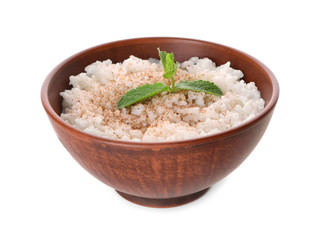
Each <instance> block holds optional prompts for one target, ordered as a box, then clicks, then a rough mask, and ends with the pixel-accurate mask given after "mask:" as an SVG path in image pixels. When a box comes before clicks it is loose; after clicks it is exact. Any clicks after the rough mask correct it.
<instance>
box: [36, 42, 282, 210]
mask: <svg viewBox="0 0 333 240" xmlns="http://www.w3.org/2000/svg"><path fill="white" fill-rule="evenodd" d="M157 48H161V49H163V50H166V51H168V52H173V53H174V54H175V58H176V60H177V61H179V62H184V61H188V60H189V59H191V58H192V57H194V56H196V57H199V58H202V59H203V58H209V59H211V61H213V62H215V63H216V65H218V66H220V65H223V64H226V63H227V62H230V64H231V67H232V68H233V69H239V70H241V72H242V73H243V74H244V76H243V77H242V80H244V84H246V83H247V84H248V83H250V82H253V83H254V84H255V86H256V87H257V88H258V90H259V91H260V95H261V96H260V97H261V98H262V101H261V104H262V109H260V111H258V113H256V114H255V115H253V116H251V117H250V118H248V119H246V120H245V121H243V122H239V123H237V125H235V126H232V127H230V128H225V129H223V131H221V132H214V131H213V132H208V134H201V135H200V134H199V135H193V136H194V137H193V138H191V137H183V136H181V137H180V138H179V137H178V138H172V137H171V138H168V139H166V140H165V141H163V139H162V140H161V138H159V139H158V138H154V137H151V136H150V135H149V136H148V137H146V138H144V135H143V134H145V131H146V128H142V129H141V128H140V129H139V130H140V131H141V135H142V138H141V140H142V139H146V141H144V140H143V141H140V138H139V137H137V136H141V135H140V133H138V132H135V133H134V134H133V136H132V135H128V136H127V137H126V138H120V139H116V138H112V137H111V138H110V137H108V136H107V135H103V134H98V133H97V134H96V131H86V130H85V129H80V128H79V127H78V126H75V125H73V124H71V123H70V122H69V121H67V120H66V118H63V117H60V116H61V115H63V114H66V112H65V111H66V109H65V107H63V101H64V99H63V97H64V98H66V96H64V92H66V91H70V89H71V88H72V86H71V85H69V83H70V81H69V79H70V77H71V76H78V75H79V74H80V73H82V72H84V70H85V68H86V67H87V66H88V65H91V64H93V63H96V61H105V60H106V59H111V60H112V63H121V62H123V61H124V60H126V59H128V58H129V57H130V56H135V57H137V58H140V59H143V60H146V59H151V58H155V59H157V58H158V52H157V51H156V49H157ZM185 65H186V64H185ZM180 66H181V65H180ZM157 68H158V66H157ZM88 70H89V69H88ZM182 71H183V70H182ZM90 77H91V76H90ZM186 77H188V76H186ZM72 78H73V77H72ZM208 80H209V79H208ZM73 81H74V82H75V79H74V80H73ZM73 81H72V82H73ZM79 81H80V80H78V81H77V82H79ZM77 82H76V83H77ZM77 84H78V85H77V86H76V87H78V88H80V83H77ZM74 87H75V86H74ZM81 88H83V87H81ZM222 88H223V86H222ZM81 90H84V91H85V89H81ZM113 91H114V90H113ZM222 92H223V91H222ZM61 93H62V96H63V97H62V96H61V95H60V94H61ZM41 94H42V103H43V106H44V109H45V111H46V113H47V114H48V117H49V119H50V121H51V124H52V126H53V128H54V130H55V131H56V134H57V136H58V138H59V139H60V141H61V142H62V143H63V145H64V146H65V147H66V149H67V150H68V151H69V152H70V154H71V155H72V156H73V158H74V159H75V160H76V161H77V162H78V163H79V164H80V165H81V166H82V167H84V168H85V169H86V170H87V171H88V172H89V173H91V174H92V175H93V176H95V177H96V178H97V179H99V180H100V181H102V182H103V183H105V184H107V185H109V186H111V187H112V188H114V189H115V190H117V192H118V193H119V194H120V195H121V196H123V197H124V198H126V199H128V200H130V201H132V202H135V203H137V204H141V205H145V206H151V207H170V206H177V205H181V204H184V203H187V202H190V201H192V200H194V199H196V198H198V197H200V196H201V195H203V194H204V193H205V192H206V191H207V189H208V188H209V187H210V186H212V185H213V184H214V183H216V182H218V181H219V180H221V179H222V178H224V177H225V176H227V175H228V174H229V173H231V172H232V171H233V170H234V169H235V168H237V166H239V165H240V164H241V163H242V162H243V161H244V160H245V159H246V157H247V156H248V155H249V154H250V153H251V152H252V150H253V149H254V148H255V146H256V145H257V143H258V142H259V140H260V139H261V137H262V135H263V134H264V132H265V130H266V128H267V126H268V124H269V121H270V119H271V117H272V114H273V110H274V107H275V105H276V102H277V100H278V94H279V88H278V83H277V80H276V78H275V77H274V75H273V73H272V72H271V71H270V70H269V69H268V68H267V67H266V66H265V65H264V64H262V63H261V62H259V61H258V60H256V59H255V58H253V57H252V56H250V55H248V54H245V53H243V52H241V51H238V50H236V49H233V48H230V47H227V46H223V45H220V44H216V43H211V42H206V41H200V40H194V39H184V38H139V39H129V40H122V41H116V42H111V43H106V44H103V45H99V46H96V47H92V48H90V49H87V50H84V51H82V52H80V53H78V54H75V55H73V56H72V57H69V58H68V59H66V60H65V61H63V62H62V63H60V64H59V65H58V66H57V67H55V69H53V70H52V72H51V73H50V74H49V75H48V76H47V78H46V80H45V82H44V84H43V87H42V92H41ZM176 94H183V93H176ZM195 94H197V93H191V92H190V93H189V94H188V93H187V92H186V93H184V96H182V97H181V98H180V101H184V102H185V103H184V104H186V101H187V100H188V99H187V97H189V95H191V96H192V98H193V96H194V95H195ZM170 95H171V94H170ZM199 95H200V94H199ZM165 96H168V93H166V94H164V93H162V94H161V96H157V99H158V98H163V97H164V98H165ZM191 96H190V98H191ZM177 98H178V97H177ZM184 98H185V99H184ZM193 99H194V98H193ZM193 99H192V100H193ZM207 99H208V100H207V101H208V102H210V103H209V104H208V105H207V106H204V107H209V106H210V105H212V103H211V102H212V99H213V98H211V97H207ZM147 101H148V100H147ZM149 101H150V100H149ZM156 101H157V100H156ZM194 102H195V100H194ZM115 104H116V103H114V102H112V103H110V104H109V105H107V106H110V109H111V110H112V109H113V110H114V112H116V111H123V112H124V111H131V112H132V111H133V113H134V115H136V116H137V114H138V111H139V113H140V114H141V113H142V111H143V110H142V106H141V105H144V104H150V103H146V102H144V103H138V105H139V108H138V107H136V106H132V107H131V108H133V109H131V110H128V109H127V110H126V108H124V110H115V109H114V107H112V106H114V105H115ZM187 104H190V101H188V102H187ZM191 104H192V103H191ZM198 104H201V103H200V101H199V103H198ZM105 106H106V105H105ZM105 106H104V107H103V109H105ZM192 107H198V106H192ZM201 107H203V106H201ZM69 108H72V106H70V107H69ZM196 109H197V108H196ZM177 111H178V110H177ZM180 111H181V110H179V111H178V112H177V114H178V115H181V114H182V112H180ZM67 114H68V112H67ZM163 114H164V115H166V114H165V112H162V114H161V115H163ZM118 115H119V113H118ZM155 115H156V113H155ZM178 115H177V116H178ZM137 117H139V116H137ZM164 118H165V116H164ZM183 119H188V118H186V116H185V117H184V118H183ZM153 120H155V119H152V121H153ZM73 121H75V120H73ZM129 124H130V123H129ZM82 125H84V124H81V125H80V126H82ZM109 125H112V124H109ZM155 125H156V124H155ZM190 125H191V124H190ZM140 126H141V125H140ZM168 128H170V127H169V126H167V127H166V129H168ZM103 129H104V128H103ZM90 130H91V128H90ZM94 130H95V129H94ZM115 130H116V129H113V130H112V131H113V132H114V131H115ZM175 130H176V131H177V126H176V127H175ZM183 132H186V131H183ZM138 139H139V140H138Z"/></svg>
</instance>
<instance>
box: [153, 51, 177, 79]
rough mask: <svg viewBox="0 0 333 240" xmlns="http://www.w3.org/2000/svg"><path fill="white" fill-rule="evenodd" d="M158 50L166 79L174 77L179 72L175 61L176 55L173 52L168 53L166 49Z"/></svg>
mask: <svg viewBox="0 0 333 240" xmlns="http://www.w3.org/2000/svg"><path fill="white" fill-rule="evenodd" d="M157 50H158V55H159V56H160V59H161V63H162V66H163V69H164V72H165V73H164V74H163V77H164V78H166V79H169V78H173V76H174V75H175V74H176V72H177V64H176V63H174V61H175V57H174V55H173V53H167V52H166V51H160V49H159V48H157Z"/></svg>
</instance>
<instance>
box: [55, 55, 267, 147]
mask: <svg viewBox="0 0 333 240" xmlns="http://www.w3.org/2000/svg"><path fill="white" fill-rule="evenodd" d="M163 73H164V71H163V68H162V65H161V64H160V62H159V61H158V60H156V59H149V60H142V59H140V58H136V57H134V56H130V57H129V58H128V59H127V60H125V61H124V62H123V63H116V64H112V62H111V60H105V61H103V62H100V61H97V62H95V63H93V64H91V65H89V66H87V67H86V68H85V72H84V73H80V74H79V75H77V76H71V77H70V84H71V85H72V86H73V88H72V89H71V90H65V91H64V92H62V93H60V95H61V96H62V97H63V103H62V105H63V113H62V114H61V118H62V119H63V120H65V121H66V122H68V123H69V124H71V125H73V126H74V127H76V128H78V129H80V130H82V131H84V132H87V133H90V134H94V135H97V136H101V137H105V138H111V139H118V140H132V141H138V142H141V141H142V142H161V141H174V140H184V139H190V138H197V137H202V136H206V135H210V134H214V133H218V132H222V131H225V130H227V129H230V128H232V127H234V126H237V125H238V124H240V123H242V122H244V121H247V120H249V119H251V118H253V117H254V116H255V115H256V114H258V113H259V112H260V111H262V110H263V108H264V100H263V99H262V98H261V97H260V92H259V91H258V89H257V87H256V86H255V84H254V83H253V82H250V83H245V82H244V81H243V80H241V79H242V77H243V73H242V72H241V71H240V70H235V69H233V68H231V67H230V63H229V62H227V63H226V64H224V65H221V66H218V67H216V65H215V63H214V62H212V61H211V60H210V59H208V58H204V59H199V58H198V57H193V58H191V59H189V60H188V61H185V62H183V63H181V64H180V66H179V68H178V71H177V73H176V75H175V81H176V82H178V81H180V80H199V79H201V80H206V81H211V82H213V83H215V84H216V85H217V86H218V87H219V88H220V89H221V91H222V92H223V96H222V97H217V96H213V95H210V94H205V93H202V92H192V91H180V92H177V93H162V94H159V95H156V96H154V97H152V98H151V99H148V100H146V101H144V102H141V103H138V104H135V105H133V106H131V107H129V108H124V109H121V110H116V107H117V102H118V101H119V99H120V98H121V96H122V95H124V94H125V93H126V92H127V91H129V90H131V89H132V88H136V87H138V86H141V85H144V84H146V83H149V84H151V83H155V82H162V83H164V84H167V85H170V82H169V80H167V79H164V78H163V76H162V75H163Z"/></svg>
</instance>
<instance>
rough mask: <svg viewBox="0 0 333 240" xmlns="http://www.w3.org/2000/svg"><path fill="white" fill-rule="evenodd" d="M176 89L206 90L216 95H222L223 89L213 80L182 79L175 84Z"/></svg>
mask: <svg viewBox="0 0 333 240" xmlns="http://www.w3.org/2000/svg"><path fill="white" fill-rule="evenodd" d="M175 87H176V90H178V89H181V90H191V91H195V92H204V93H208V94H212V95H215V96H222V95H223V93H222V91H221V89H220V88H219V87H218V86H216V85H215V84H214V83H212V82H208V81H203V80H197V81H187V80H186V81H180V82H178V83H176V85H175Z"/></svg>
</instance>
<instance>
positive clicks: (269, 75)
mask: <svg viewBox="0 0 333 240" xmlns="http://www.w3.org/2000/svg"><path fill="white" fill-rule="evenodd" d="M138 40H140V41H145V42H149V41H154V40H185V41H193V42H197V43H205V44H210V45H215V46H217V47H218V46H219V47H221V46H222V47H224V48H227V49H228V50H231V51H235V52H238V53H239V54H241V55H244V56H245V57H247V58H249V59H250V60H252V61H253V62H254V63H255V64H257V65H258V66H259V67H260V68H261V69H262V70H264V72H265V73H266V74H267V78H268V79H270V81H271V83H272V86H273V89H272V91H273V92H272V97H271V99H270V101H269V102H265V107H264V109H263V110H262V111H261V112H260V113H258V114H257V115H256V116H254V117H253V118H251V119H249V120H246V121H244V122H242V123H240V124H239V125H237V126H235V127H232V128H230V129H228V130H225V131H223V132H220V133H214V134H211V135H207V136H202V137H196V138H190V139H185V140H174V141H163V142H136V141H130V140H117V139H110V138H106V137H100V136H96V135H93V134H90V133H86V132H83V131H81V130H79V129H77V128H75V127H73V126H72V125H70V124H69V123H67V122H65V121H64V120H63V119H61V118H60V116H59V115H58V114H57V113H56V112H55V111H54V110H53V108H52V107H51V104H50V102H49V99H48V94H47V93H48V90H49V87H50V82H51V81H52V79H53V77H54V76H55V75H56V74H57V72H59V71H60V70H62V68H63V67H64V66H65V65H66V64H67V63H69V62H71V61H73V60H75V59H76V58H78V57H80V56H81V55H85V54H88V53H89V52H91V51H93V50H95V49H99V48H105V47H108V46H109V45H124V44H130V43H131V42H134V41H138ZM279 91H280V90H279V84H278V82H277V79H276V77H275V76H274V74H273V73H272V71H271V70H270V69H269V68H268V67H267V66H266V65H264V64H263V63H262V62H260V61H259V60H258V59H256V58H254V57H253V56H251V55H249V54H247V53H245V52H243V51H240V50H238V49H235V48H232V47H229V46H226V45H223V44H219V43H214V42H210V41H205V40H199V39H192V38H181V37H142V38H129V39H124V40H117V41H111V42H107V43H103V44H99V45H96V46H93V47H90V48H87V49H85V50H82V51H80V52H77V53H76V54H74V55H72V56H70V57H68V58H66V59H65V60H63V61H62V62H60V63H59V64H58V65H57V66H56V67H54V68H53V70H52V71H51V72H50V73H49V74H48V75H47V77H46V78H45V80H44V82H43V85H42V88H41V101H42V105H43V107H44V109H45V111H46V113H47V115H48V116H49V117H50V118H52V120H53V121H55V122H56V123H57V124H58V125H60V126H62V127H63V128H65V129H66V130H69V131H71V132H72V133H73V134H75V135H76V137H80V138H89V139H93V140H94V141H95V142H101V143H104V144H105V143H106V144H112V145H118V146H131V147H157V148H159V147H171V146H184V145H189V144H191V145H192V144H205V143H208V142H212V141H216V140H218V139H221V138H227V137H230V136H233V135H235V134H238V133H240V132H243V131H245V130H247V129H249V128H250V127H252V126H254V125H256V124H258V123H259V122H260V121H261V120H263V119H264V118H265V116H266V115H268V114H270V112H271V111H273V110H274V107H275V105H276V103H277V100H278V98H279Z"/></svg>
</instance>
